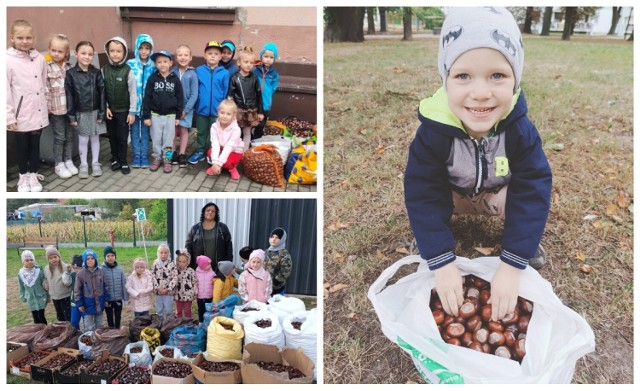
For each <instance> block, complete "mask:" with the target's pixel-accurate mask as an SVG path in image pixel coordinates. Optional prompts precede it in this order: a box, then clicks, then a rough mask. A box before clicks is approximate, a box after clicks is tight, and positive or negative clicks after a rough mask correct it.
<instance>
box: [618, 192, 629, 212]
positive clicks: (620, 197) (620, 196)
mask: <svg viewBox="0 0 640 391" xmlns="http://www.w3.org/2000/svg"><path fill="white" fill-rule="evenodd" d="M616 201H618V206H619V207H621V208H622V209H626V208H628V207H629V204H628V203H627V197H625V195H624V193H623V192H621V191H619V192H618V195H617V196H616Z"/></svg>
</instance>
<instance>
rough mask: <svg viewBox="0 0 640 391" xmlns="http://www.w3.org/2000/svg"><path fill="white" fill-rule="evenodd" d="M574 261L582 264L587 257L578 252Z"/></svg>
mask: <svg viewBox="0 0 640 391" xmlns="http://www.w3.org/2000/svg"><path fill="white" fill-rule="evenodd" d="M576 259H577V260H578V261H580V262H584V260H585V259H587V257H586V256H585V255H584V254H583V253H582V252H580V251H578V252H577V253H576Z"/></svg>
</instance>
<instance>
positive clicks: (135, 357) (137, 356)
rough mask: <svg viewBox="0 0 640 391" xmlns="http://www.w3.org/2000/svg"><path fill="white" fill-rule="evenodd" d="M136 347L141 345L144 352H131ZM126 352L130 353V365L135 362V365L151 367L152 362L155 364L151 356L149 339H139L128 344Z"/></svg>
mask: <svg viewBox="0 0 640 391" xmlns="http://www.w3.org/2000/svg"><path fill="white" fill-rule="evenodd" d="M135 347H141V348H142V352H140V353H131V349H133V348H135ZM124 354H128V355H129V364H130V365H129V366H131V364H133V365H134V366H141V367H150V366H151V364H153V357H151V350H149V344H148V343H147V341H138V342H132V343H130V344H128V345H127V346H126V347H125V348H124Z"/></svg>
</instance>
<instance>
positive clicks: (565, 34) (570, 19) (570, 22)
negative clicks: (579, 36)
mask: <svg viewBox="0 0 640 391" xmlns="http://www.w3.org/2000/svg"><path fill="white" fill-rule="evenodd" d="M577 13H578V7H565V10H564V30H563V31H562V40H563V41H568V40H569V39H571V34H573V27H574V25H575V23H576V21H577V19H576V18H577Z"/></svg>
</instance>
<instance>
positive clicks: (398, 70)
mask: <svg viewBox="0 0 640 391" xmlns="http://www.w3.org/2000/svg"><path fill="white" fill-rule="evenodd" d="M406 71H407V68H403V67H393V73H405V72H406Z"/></svg>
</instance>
